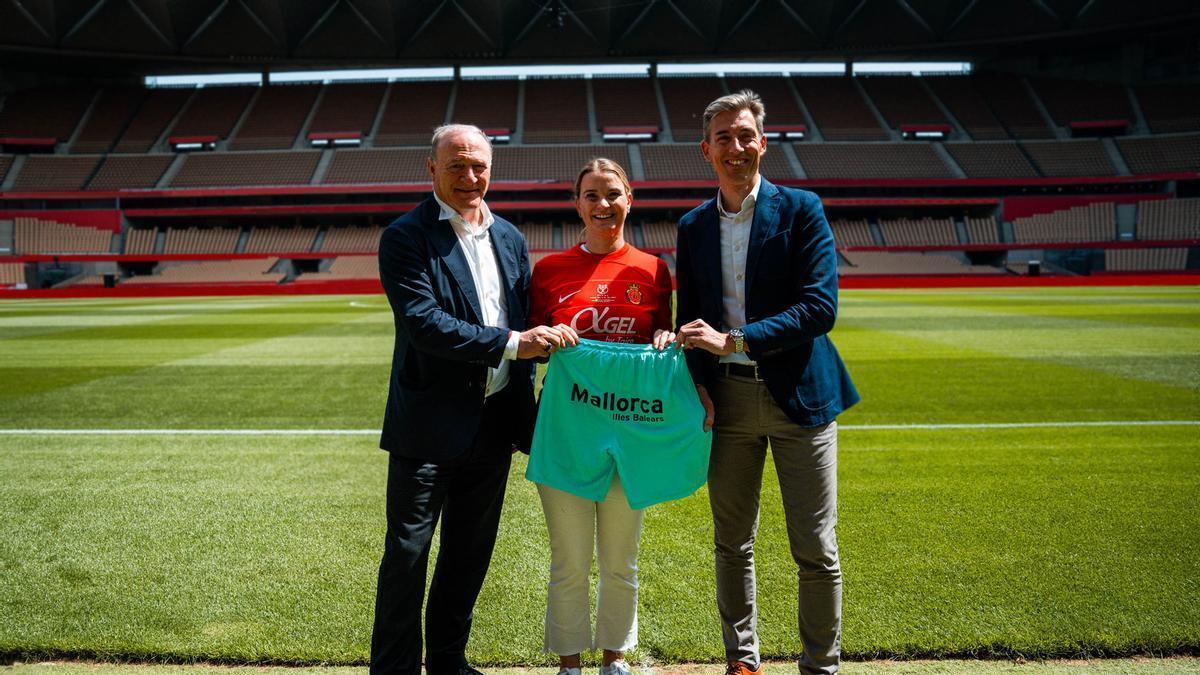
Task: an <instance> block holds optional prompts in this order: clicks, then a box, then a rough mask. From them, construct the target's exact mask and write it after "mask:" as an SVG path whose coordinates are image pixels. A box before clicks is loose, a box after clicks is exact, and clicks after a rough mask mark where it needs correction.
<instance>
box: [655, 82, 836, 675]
mask: <svg viewBox="0 0 1200 675" xmlns="http://www.w3.org/2000/svg"><path fill="white" fill-rule="evenodd" d="M764 116H765V115H764V109H763V104H762V100H761V99H760V98H759V97H758V95H757V94H755V93H754V92H752V91H741V92H738V93H736V94H730V95H728V96H723V97H721V98H719V99H717V100H715V101H713V102H712V103H711V104H709V106H708V108H707V109H705V111H704V135H705V138H704V140H703V141H701V143H700V148H701V151H702V152H703V154H704V158H705V159H706V160H707V161H708V162H709V163H710V164H711V165H712V167H713V169H714V171H715V172H716V175H717V179H718V183H719V184H720V190H719V192H718V194H717V196H716V197H715V198H714V199H710V200H709V201H706V202H704V203H703V204H701V205H700V206H699V207H697V208H696V209H694V210H692V211H691V212H689V213H688V214H687V215H685V216H684V217H683V218H682V219H681V220H680V222H679V240H678V253H677V259H676V276H677V281H678V291H679V297H678V312H677V314H678V319H679V322H680V323H681V324H682V326H681V327H680V328H679V330H678V337H677V338H676V339H677V340H678V341H679V342H680V343H681V344H682V345H683V346H684V347H685V348H688V349H689V351H688V354H687V357H688V366H689V368H690V370H691V372H692V377H693V379H694V380H695V382H696V389H697V393H698V394H699V395H700V399H701V402H702V403H703V404H704V407H705V411H706V413H707V419H706V421H705V424H706V425H711V426H713V445H712V457H711V460H710V464H709V474H708V489H709V501H710V505H711V507H712V513H713V525H714V543H715V549H716V575H717V608H718V611H719V613H720V616H721V623H722V637H723V640H724V642H725V654H726V661H727V664H728V669H727V673H728V675H758V674H759V673H761V667H762V666H761V661H760V656H759V644H758V631H757V626H756V618H757V606H756V603H755V581H754V538H755V535H756V534H757V528H758V512H759V495H760V492H761V487H762V473H763V466H764V463H765V460H766V451H767V447H768V443H769V444H770V448H771V454H772V457H773V458H774V462H775V469H776V472H777V474H778V476H779V483H780V490H781V493H782V496H783V510H784V516H785V518H786V520H787V530H788V539H789V544H790V546H791V552H792V557H793V559H794V560H795V562H796V565H797V566H798V567H799V585H800V592H799V628H800V639H801V642H802V644H803V646H804V651H803V654H802V655H801V658H800V672H801V673H805V674H808V673H835V672H837V669H838V665H839V661H840V657H841V586H842V578H841V568H840V567H839V564H838V552H837V538H836V535H835V531H834V530H835V525H836V523H837V422H836V421H835V420H836V418H837V415H838V413H840V412H842V411H843V410H845V409H846V408H849V407H850V406H852V405H854V404H855V403H856V402H858V392H857V391H855V389H854V385H853V383H851V381H850V377H849V375H848V374H847V373H846V369H845V366H843V364H842V360H841V358H840V357H839V356H838V353H837V350H836V349H835V348H834V346H833V342H831V341H830V340H829V336H828V333H829V331H830V330H832V329H833V324H834V320H835V319H836V318H837V254H836V252H835V251H834V246H833V232H832V230H831V229H830V227H829V223H828V222H827V221H826V219H825V213H824V210H823V209H822V207H821V200H820V199H819V198H817V196H816V195H814V194H812V193H811V192H805V191H803V190H796V189H791V188H786V187H777V186H775V185H772V184H771V183H770V182H768V181H767V180H766V179H764V178H762V176H760V175H759V161H760V160H761V158H762V156H763V154H764V153H765V152H766V138H765V136H764V135H763V118H764Z"/></svg>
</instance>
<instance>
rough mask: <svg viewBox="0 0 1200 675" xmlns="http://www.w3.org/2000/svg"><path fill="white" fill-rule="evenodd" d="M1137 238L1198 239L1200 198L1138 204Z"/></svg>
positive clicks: (1199, 233) (1199, 230)
mask: <svg viewBox="0 0 1200 675" xmlns="http://www.w3.org/2000/svg"><path fill="white" fill-rule="evenodd" d="M1137 238H1138V239H1144V240H1154V239H1158V240H1170V241H1181V240H1185V239H1200V198H1193V199H1163V200H1154V201H1146V202H1142V203H1140V204H1138V219H1137Z"/></svg>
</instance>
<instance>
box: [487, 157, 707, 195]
mask: <svg viewBox="0 0 1200 675" xmlns="http://www.w3.org/2000/svg"><path fill="white" fill-rule="evenodd" d="M693 147H695V146H693ZM598 153H603V154H604V155H606V156H607V157H608V158H609V159H611V160H613V161H614V162H617V163H619V164H620V165H621V166H626V167H627V166H629V149H628V148H626V147H625V146H624V145H605V146H595V145H558V146H554V147H538V146H504V145H501V146H497V147H496V148H495V149H494V150H493V155H492V165H493V167H494V169H493V173H494V174H495V175H496V176H502V177H503V178H504V180H519V181H539V182H540V181H547V180H553V181H563V182H568V183H571V184H572V185H574V183H575V176H576V175H577V174H578V173H579V167H581V166H583V165H584V163H585V162H587V161H588V160H589V159H592V158H593V157H595V156H596V155H597V154H598ZM563 201H564V206H567V202H566V199H565V198H564V200H563Z"/></svg>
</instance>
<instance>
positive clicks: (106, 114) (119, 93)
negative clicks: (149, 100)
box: [71, 87, 146, 154]
mask: <svg viewBox="0 0 1200 675" xmlns="http://www.w3.org/2000/svg"><path fill="white" fill-rule="evenodd" d="M145 97H146V90H145V89H134V88H132V87H120V88H110V89H105V90H103V91H101V92H100V96H99V98H98V99H97V100H96V103H95V104H94V105H93V106H92V112H91V114H89V115H88V117H87V119H86V120H85V121H84V123H83V127H82V128H81V129H80V131H79V136H78V137H77V138H76V139H75V142H74V143H72V144H71V152H73V153H80V154H89V153H97V152H108V151H109V150H111V149H112V147H113V145H115V144H116V142H117V137H118V136H120V134H121V131H122V130H123V129H125V127H126V125H128V124H129V121H130V118H132V117H133V113H134V111H136V110H137V109H138V106H140V105H141V103H142V99H144V98H145Z"/></svg>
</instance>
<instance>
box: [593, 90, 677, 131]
mask: <svg viewBox="0 0 1200 675" xmlns="http://www.w3.org/2000/svg"><path fill="white" fill-rule="evenodd" d="M592 102H593V103H594V107H595V109H596V126H598V127H600V129H601V130H603V129H604V128H605V127H622V126H624V127H630V126H632V127H654V128H655V129H662V120H661V119H660V118H659V114H658V95H657V94H655V93H654V82H653V80H651V79H650V78H648V77H638V78H629V77H595V78H592Z"/></svg>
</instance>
